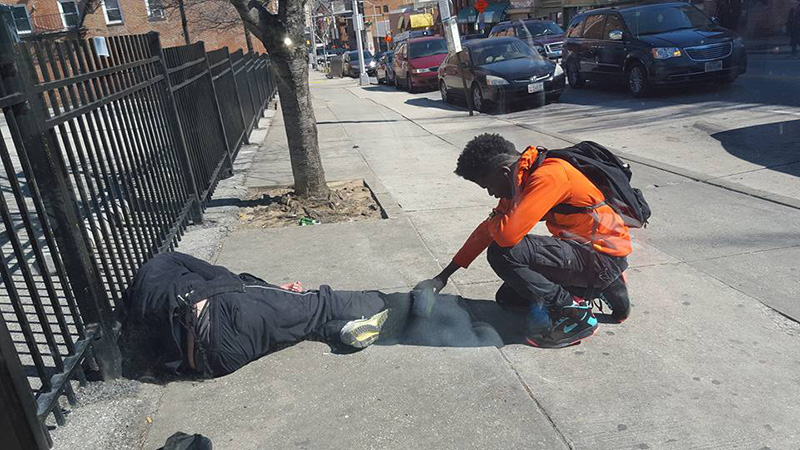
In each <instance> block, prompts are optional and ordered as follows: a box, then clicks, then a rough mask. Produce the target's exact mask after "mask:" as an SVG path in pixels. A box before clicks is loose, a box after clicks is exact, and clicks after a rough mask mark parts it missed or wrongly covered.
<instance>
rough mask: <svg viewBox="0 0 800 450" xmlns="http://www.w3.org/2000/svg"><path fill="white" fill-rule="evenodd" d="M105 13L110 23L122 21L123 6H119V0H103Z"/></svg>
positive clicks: (114, 23) (107, 21) (107, 22)
mask: <svg viewBox="0 0 800 450" xmlns="http://www.w3.org/2000/svg"><path fill="white" fill-rule="evenodd" d="M103 15H104V16H106V24H108V25H116V24H118V23H122V8H120V6H119V0H103Z"/></svg>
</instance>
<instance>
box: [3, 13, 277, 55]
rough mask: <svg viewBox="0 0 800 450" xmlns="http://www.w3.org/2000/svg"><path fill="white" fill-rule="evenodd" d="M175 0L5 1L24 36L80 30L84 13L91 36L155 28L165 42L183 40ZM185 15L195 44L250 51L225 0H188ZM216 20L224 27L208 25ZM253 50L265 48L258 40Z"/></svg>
mask: <svg viewBox="0 0 800 450" xmlns="http://www.w3.org/2000/svg"><path fill="white" fill-rule="evenodd" d="M171 1H172V0H89V1H88V3H87V2H86V0H83V1H81V0H18V1H17V2H11V1H4V2H3V3H5V4H6V5H8V6H10V7H12V14H13V16H14V21H15V25H16V27H17V31H18V32H19V34H20V36H23V37H24V36H26V35H32V34H44V33H69V32H71V31H76V30H77V28H78V26H79V24H80V22H81V21H80V14H81V13H82V12H84V13H85V18H84V20H83V28H82V30H83V31H84V32H85V35H86V36H88V37H92V36H115V35H123V34H142V33H147V32H150V31H157V32H158V33H159V34H160V35H161V45H162V46H164V47H172V46H177V45H183V44H185V40H184V36H183V30H182V27H181V18H180V15H179V14H178V11H177V8H176V7H175V4H172V3H167V2H171ZM186 3H187V9H186V16H187V22H188V29H189V38H190V40H191V42H197V41H204V42H205V45H206V49H207V50H213V49H217V48H221V47H225V46H227V47H228V48H229V49H230V50H231V51H236V50H238V49H244V50H245V51H247V43H246V39H245V33H244V28H243V26H242V23H241V20H239V19H238V16H237V15H236V14H237V13H236V10H235V9H234V8H233V6H232V5H230V3H228V2H227V1H225V0H217V1H213V0H212V1H206V2H202V3H198V4H192V3H190V1H187V2H186ZM210 18H218V19H219V22H220V23H221V26H211V25H209V22H210ZM252 43H253V47H254V50H256V51H259V52H262V53H263V52H264V47H263V46H262V45H261V42H259V41H258V39H255V38H253V39H252Z"/></svg>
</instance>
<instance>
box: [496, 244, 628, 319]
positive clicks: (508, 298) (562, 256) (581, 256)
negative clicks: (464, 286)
mask: <svg viewBox="0 0 800 450" xmlns="http://www.w3.org/2000/svg"><path fill="white" fill-rule="evenodd" d="M591 252H592V250H590V249H589V248H588V247H586V246H584V245H582V244H580V243H578V242H575V241H571V240H566V239H559V238H555V237H552V236H537V235H531V234H529V235H527V236H525V238H524V239H522V241H521V242H520V243H519V244H517V245H515V246H513V247H500V246H499V245H497V244H495V243H493V244H492V245H490V246H489V249H488V251H487V259H488V261H489V265H491V266H492V269H493V270H494V271H495V273H496V274H497V276H499V277H500V278H501V279H502V280H503V282H504V283H503V285H502V286H501V287H500V289H499V290H498V291H497V301H498V303H505V304H508V305H519V306H523V305H528V304H531V303H534V304H537V305H539V306H544V307H546V308H548V309H550V310H560V308H561V307H563V306H568V305H571V304H572V296H573V295H582V294H583V293H584V292H583V291H585V288H587V287H588V286H589V281H590V276H591V274H590V272H589V271H587V270H586V266H587V264H588V263H589V259H590V258H589V255H590V253H591ZM627 267H628V262H627V260H626V259H625V258H624V257H616V256H609V255H606V254H603V253H599V252H598V253H596V254H595V258H594V271H593V273H594V276H595V280H594V284H593V286H592V288H593V290H594V292H595V293H599V292H600V291H601V290H602V289H603V288H605V287H606V286H608V285H609V284H611V283H612V282H613V281H614V280H616V279H617V278H618V277H619V276H620V274H621V273H622V272H623V271H624V270H625V269H626V268H627ZM581 288H583V289H581Z"/></svg>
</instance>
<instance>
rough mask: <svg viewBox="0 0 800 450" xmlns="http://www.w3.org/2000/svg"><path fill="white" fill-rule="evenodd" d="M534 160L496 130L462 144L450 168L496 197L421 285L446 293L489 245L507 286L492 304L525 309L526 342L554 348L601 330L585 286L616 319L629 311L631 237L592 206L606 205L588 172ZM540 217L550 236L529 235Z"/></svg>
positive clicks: (609, 213)
mask: <svg viewBox="0 0 800 450" xmlns="http://www.w3.org/2000/svg"><path fill="white" fill-rule="evenodd" d="M537 156H538V151H537V149H536V148H534V147H528V148H527V149H526V150H525V151H524V152H523V153H522V154H520V153H519V152H517V151H516V150H515V148H514V145H513V144H512V143H511V142H509V141H507V140H506V139H504V138H503V137H501V136H500V135H497V134H482V135H480V136H477V137H475V138H474V139H472V141H470V142H469V143H468V144H467V145H466V147H465V148H464V150H463V152H462V153H461V156H460V157H459V158H458V164H457V167H456V171H455V173H456V174H457V175H459V176H461V177H463V178H465V179H467V180H469V181H472V182H474V183H476V184H477V185H479V186H480V187H481V188H483V189H486V191H487V192H488V193H489V195H491V196H493V197H496V198H498V199H500V201H499V203H498V205H497V207H496V208H495V209H494V210H493V211H492V213H491V215H490V216H489V218H488V219H486V220H485V221H484V222H483V223H481V224H480V225H479V226H478V227H477V229H475V231H474V232H473V233H472V235H470V237H469V238H468V239H467V241H466V243H465V244H464V245H463V247H462V248H461V250H459V251H458V253H457V254H456V255H455V256H454V257H453V260H452V262H451V263H450V264H449V265H448V266H447V267H446V268H445V269H444V270H443V271H442V272H441V273H440V274H439V275H437V276H436V277H434V278H433V279H431V280H427V281H424V282H423V283H421V286H418V287H433V288H434V289H436V290H437V291H438V290H440V289H442V288H443V287H444V286H445V285H446V284H447V281H448V279H449V277H450V276H451V275H452V274H453V273H454V272H455V271H456V270H458V269H459V268H462V267H463V268H466V267H469V265H470V263H472V261H474V260H475V258H477V256H478V255H479V254H480V253H481V252H483V251H484V250H486V249H487V248H488V251H487V258H488V261H489V264H490V265H491V267H492V269H493V270H494V271H495V273H496V274H497V275H498V276H499V277H500V278H501V279H502V280H503V282H504V283H503V285H502V286H501V287H500V289H499V290H498V291H497V294H496V300H497V302H498V303H499V304H501V305H503V306H511V307H514V306H524V307H526V308H529V311H530V315H529V322H528V331H527V335H526V341H527V342H528V343H529V344H531V345H534V346H537V347H549V348H558V347H565V346H568V345H572V344H575V343H577V342H579V341H580V340H582V339H584V338H586V337H588V336H591V335H592V334H593V333H594V331H595V330H596V328H597V319H596V318H595V317H594V315H593V314H592V311H591V309H592V304H591V300H593V299H591V298H588V299H586V300H588V301H585V300H584V299H583V298H581V297H580V296H579V295H584V291H586V288H592V289H590V291H595V293H600V294H601V295H600V299H601V300H603V301H604V302H605V303H606V304H607V305H608V306H609V307H610V308H611V311H612V317H613V318H614V319H616V320H617V321H620V322H621V321H623V320H625V319H626V318H627V317H628V313H629V311H630V302H629V300H628V293H627V288H626V286H625V282H624V278H623V277H622V276H621V275H622V273H623V271H624V270H625V269H626V268H627V261H626V258H625V257H626V256H627V255H628V254H629V253H630V252H631V241H630V236H629V233H628V228H627V227H626V226H625V223H624V222H623V220H622V218H621V217H619V215H617V214H616V213H615V212H614V210H613V209H612V208H611V207H609V206H606V205H603V206H597V205H602V204H603V201H604V197H603V194H602V193H601V192H600V190H599V189H598V188H597V187H596V186H595V185H593V184H592V182H591V181H589V179H588V178H587V177H586V176H584V175H583V174H582V173H581V172H579V171H578V170H577V169H576V168H574V167H573V166H572V165H571V164H570V163H569V162H567V161H565V160H562V159H557V158H547V159H544V160H543V161H542V160H537ZM560 205H569V206H571V207H577V208H586V207H590V206H596V207H595V208H594V209H593V210H592V211H591V212H589V211H586V212H581V213H575V212H574V210H575V209H577V208H573V210H572V211H569V212H568V213H566V214H562V213H559V212H558V211H559V209H558V208H556V206H560ZM554 208H555V209H554ZM561 211H563V208H562V209H561ZM540 220H545V222H546V225H547V228H548V230H549V231H550V232H551V233H552V236H537V235H532V234H528V233H530V231H531V229H532V228H533V227H534V225H536V223H537V222H539V221H540ZM592 253H594V255H592ZM590 264H592V265H593V267H589V265H590ZM576 294H577V295H576Z"/></svg>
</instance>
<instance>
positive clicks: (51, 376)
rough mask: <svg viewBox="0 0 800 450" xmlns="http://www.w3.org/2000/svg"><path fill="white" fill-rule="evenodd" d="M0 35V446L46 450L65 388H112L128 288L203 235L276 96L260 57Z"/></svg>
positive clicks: (152, 37)
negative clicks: (220, 190) (95, 375)
mask: <svg viewBox="0 0 800 450" xmlns="http://www.w3.org/2000/svg"><path fill="white" fill-rule="evenodd" d="M0 16H2V21H3V22H4V24H8V23H11V24H13V19H12V18H11V15H10V12H9V11H8V9H7V8H5V7H2V8H0ZM9 21H11V22H9ZM0 25H2V24H0ZM0 28H2V29H0V75H1V76H2V82H1V83H0V107H2V109H3V116H2V118H0V135H2V144H0V159H2V165H3V170H0V194H1V195H0V220H2V222H3V225H4V227H5V230H4V233H3V234H2V235H0V278H2V283H3V290H2V291H0V410H2V411H3V413H2V414H0V430H4V431H3V433H4V439H3V440H4V448H16V446H18V447H19V448H46V447H48V446H49V445H50V439H49V435H48V433H47V431H46V428H45V427H44V425H43V424H44V422H45V420H46V419H47V417H48V416H49V415H50V414H53V416H54V418H55V421H56V423H57V424H59V425H60V424H63V423H64V417H63V414H62V410H61V406H60V401H61V398H65V399H66V401H68V402H70V403H74V402H75V401H76V398H75V394H74V392H73V391H72V384H71V380H75V381H76V382H78V383H81V384H82V383H85V375H84V370H86V369H87V368H88V369H92V370H95V369H97V370H99V373H100V374H101V375H102V377H103V378H104V379H111V378H114V377H116V376H118V375H119V372H120V354H119V349H118V347H117V344H116V341H117V334H118V322H117V321H116V320H115V317H116V316H115V310H116V308H118V307H119V306H120V304H121V301H122V296H123V293H124V291H125V289H126V288H127V286H128V283H129V282H130V280H131V278H132V277H133V275H134V273H135V272H136V270H137V269H138V268H139V267H140V266H141V265H142V264H143V263H144V262H145V261H147V260H148V259H149V258H150V257H152V256H153V255H155V254H157V253H159V252H162V251H166V250H169V249H171V248H172V247H174V246H175V245H177V243H178V241H179V239H180V237H181V234H182V232H183V231H184V230H185V227H186V226H187V225H188V223H189V222H199V221H201V220H202V211H203V205H204V203H205V202H206V201H207V200H209V199H210V197H211V195H212V193H213V190H214V188H215V186H216V184H217V182H218V181H219V180H220V179H221V178H222V177H224V176H225V175H226V174H227V173H229V172H230V170H231V169H232V165H233V161H234V159H235V157H236V154H237V152H238V150H239V148H240V146H241V145H242V144H243V143H245V142H247V139H248V136H249V134H250V132H251V130H252V129H253V127H254V126H255V125H256V124H257V122H258V118H259V117H260V116H261V115H262V114H263V110H264V108H265V106H266V105H267V104H268V102H269V101H270V99H272V98H273V97H274V95H275V90H276V89H275V83H274V82H273V78H272V74H271V69H270V66H269V60H268V58H267V56H265V55H258V54H244V53H243V52H242V51H241V50H240V51H238V52H235V53H232V54H230V53H228V50H227V49H221V50H215V51H212V52H208V53H207V52H206V51H205V48H204V46H203V43H196V44H192V45H189V46H183V47H174V48H166V49H162V48H161V45H160V41H159V38H158V34H156V33H150V34H147V35H136V36H117V37H111V38H108V39H106V40H105V42H102V41H95V40H62V41H58V42H56V41H46V40H45V41H37V42H29V43H23V42H19V40H18V39H17V38H16V36H15V35H14V33H13V32H12V31H11V30H13V27H8V26H2V27H0ZM7 412H11V413H7ZM5 430H14V431H13V432H11V433H10V434H7V435H6V434H5V433H6V431H5ZM6 438H7V439H6ZM6 440H7V441H8V442H11V445H10V447H6V446H5V441H6ZM15 443H16V446H15Z"/></svg>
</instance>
